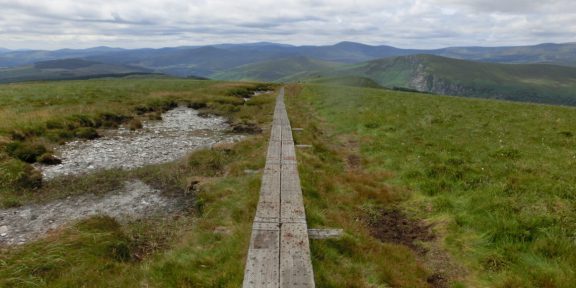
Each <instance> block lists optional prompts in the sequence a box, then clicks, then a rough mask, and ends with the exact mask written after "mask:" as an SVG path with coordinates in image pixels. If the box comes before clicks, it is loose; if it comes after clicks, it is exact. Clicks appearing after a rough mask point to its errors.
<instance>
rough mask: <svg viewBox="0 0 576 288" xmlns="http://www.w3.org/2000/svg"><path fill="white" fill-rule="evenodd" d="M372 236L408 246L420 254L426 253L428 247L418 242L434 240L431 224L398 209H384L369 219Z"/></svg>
mask: <svg viewBox="0 0 576 288" xmlns="http://www.w3.org/2000/svg"><path fill="white" fill-rule="evenodd" d="M369 226H370V230H371V233H372V236H374V237H376V238H378V239H380V240H381V241H383V242H389V243H395V244H400V245H404V246H407V247H408V248H410V249H411V250H413V251H414V252H416V253H417V254H418V255H424V254H425V253H426V252H427V249H426V248H424V247H423V246H422V245H419V243H418V242H428V241H432V240H434V234H432V232H431V227H430V226H429V225H424V224H422V223H420V222H418V221H414V220H411V219H409V218H408V217H406V215H404V214H403V213H402V212H400V211H399V210H396V209H383V210H381V213H380V215H379V216H378V217H376V218H375V219H371V220H370V221H369Z"/></svg>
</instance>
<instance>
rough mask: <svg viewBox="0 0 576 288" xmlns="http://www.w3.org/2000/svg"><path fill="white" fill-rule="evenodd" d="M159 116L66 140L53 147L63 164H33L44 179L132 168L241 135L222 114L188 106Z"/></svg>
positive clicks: (161, 161)
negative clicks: (204, 112) (132, 125)
mask: <svg viewBox="0 0 576 288" xmlns="http://www.w3.org/2000/svg"><path fill="white" fill-rule="evenodd" d="M162 119H163V120H161V121H145V122H144V123H143V124H144V128H143V129H139V130H135V131H131V130H129V129H126V128H120V129H117V130H111V131H109V132H108V135H106V136H104V137H101V138H98V139H95V140H89V141H74V142H70V143H67V144H65V145H63V146H60V147H59V148H58V149H57V151H56V155H57V156H58V157H59V158H60V159H61V160H62V164H59V165H54V166H47V165H38V166H36V167H38V168H39V169H40V170H41V171H42V174H43V176H44V179H46V180H49V179H52V178H55V177H58V176H65V175H78V174H83V173H88V172H91V171H94V170H98V169H111V168H123V169H132V168H136V167H142V166H146V165H150V164H159V163H165V162H170V161H174V160H177V159H179V158H182V157H184V156H185V155H186V154H188V153H190V152H191V151H193V150H197V149H200V148H204V147H210V146H211V145H214V144H217V143H223V142H234V141H238V140H240V139H241V138H242V137H243V136H241V135H238V134H231V133H228V132H227V131H229V130H230V126H229V125H228V124H227V123H226V121H225V119H224V118H222V117H201V116H199V115H198V111H196V110H194V109H190V108H185V107H178V108H176V109H173V110H170V111H168V112H166V113H165V114H163V115H162Z"/></svg>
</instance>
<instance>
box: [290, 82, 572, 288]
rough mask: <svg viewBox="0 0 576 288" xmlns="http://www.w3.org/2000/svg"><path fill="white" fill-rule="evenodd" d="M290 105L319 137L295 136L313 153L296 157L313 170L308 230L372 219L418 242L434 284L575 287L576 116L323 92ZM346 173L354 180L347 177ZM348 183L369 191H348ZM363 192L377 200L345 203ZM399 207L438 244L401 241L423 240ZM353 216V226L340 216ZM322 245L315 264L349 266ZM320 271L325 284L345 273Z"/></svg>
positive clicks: (564, 111)
mask: <svg viewBox="0 0 576 288" xmlns="http://www.w3.org/2000/svg"><path fill="white" fill-rule="evenodd" d="M289 100H290V104H289V105H288V106H289V107H290V110H289V113H290V115H297V114H298V113H301V112H299V111H309V113H310V114H312V115H313V116H310V115H308V116H307V117H305V118H304V119H302V118H297V119H298V120H297V123H296V124H294V125H297V127H307V129H306V130H311V131H310V134H311V135H313V136H310V135H309V137H311V138H312V139H305V141H306V142H304V141H302V140H301V139H297V140H300V141H302V142H303V143H313V144H314V145H315V146H314V151H310V152H307V151H304V152H301V153H302V154H301V155H304V156H300V158H299V160H300V159H302V160H300V161H302V162H303V165H306V163H310V164H312V165H313V166H312V167H308V166H304V167H303V168H302V169H301V175H302V176H301V177H302V183H303V187H305V191H304V193H305V195H306V197H307V200H308V202H307V208H306V209H307V211H306V212H307V215H308V221H309V225H310V226H312V227H314V226H320V227H350V226H352V225H353V224H352V223H351V222H353V223H355V225H361V224H359V223H361V222H358V219H362V216H360V215H370V216H369V219H371V220H370V221H368V224H367V225H366V226H364V227H365V228H364V229H368V230H369V231H371V233H373V235H375V237H380V238H379V239H381V240H382V241H383V242H384V243H390V242H392V243H399V242H400V243H416V244H415V245H416V246H410V244H408V247H411V248H410V249H411V250H412V251H414V254H415V255H416V257H417V258H418V259H419V261H420V262H421V263H422V264H423V265H424V266H426V267H428V269H430V270H431V271H430V272H429V273H431V274H432V275H435V276H434V277H428V280H427V281H428V283H429V284H430V286H429V287H502V288H503V287H556V288H561V287H566V288H569V287H573V285H574V283H576V273H575V272H574V267H576V252H575V251H576V243H575V242H574V231H575V230H576V226H575V225H576V210H574V209H573V207H574V205H576V198H575V195H576V190H575V187H576V186H575V185H574V184H575V183H576V178H575V176H574V173H573V171H574V168H575V165H576V162H575V161H574V145H576V138H575V137H574V136H573V135H575V134H576V130H575V128H574V125H573V123H574V122H575V121H576V110H575V109H574V108H569V107H557V106H545V105H534V104H524V103H511V102H503V101H493V100H481V99H464V98H457V97H445V96H434V97H431V96H427V95H420V94H414V93H405V92H392V91H386V90H378V89H359V88H349V87H341V86H338V87H336V86H320V85H308V86H306V87H305V88H304V89H303V90H302V91H301V92H300V93H299V96H296V97H292V98H289ZM291 118H294V116H292V117H291ZM330 153H332V154H330ZM316 155H317V156H316ZM328 155H330V156H328ZM319 159H322V160H319ZM330 161H332V162H330ZM327 163H331V164H327ZM339 169H346V170H347V171H348V176H344V177H343V179H342V180H340V179H338V177H341V176H338V174H336V173H335V172H334V171H338V170H339ZM349 179H355V180H356V179H362V180H360V181H363V183H365V185H358V186H356V187H355V188H354V189H352V190H348V189H349V188H348V187H346V185H347V184H349V183H350V182H349V181H353V180H349ZM371 181H377V182H378V183H379V185H378V186H377V188H376V189H371V187H370V186H368V185H370V184H369V183H372V182H371ZM358 195H370V197H369V199H368V200H364V201H363V202H362V203H361V204H357V205H358V206H352V205H350V203H349V202H347V201H349V200H348V198H347V197H360V196H358ZM394 209H399V210H400V211H403V213H406V215H408V218H409V219H416V220H419V221H422V222H420V223H422V224H421V225H429V227H430V228H431V229H432V230H433V231H434V236H433V237H431V238H428V240H421V238H418V237H415V239H416V240H409V241H408V242H402V241H404V240H403V238H402V236H401V235H402V233H406V237H413V236H412V235H415V236H419V237H420V236H421V234H413V233H414V231H417V229H418V228H417V227H418V226H417V225H415V224H406V223H410V222H409V221H405V222H403V221H402V220H401V221H399V222H402V223H403V224H398V223H396V222H395V220H396V219H397V218H398V216H397V215H398V214H397V213H392V212H390V211H394ZM350 210H352V211H356V213H357V214H356V215H358V216H356V217H357V218H354V219H356V220H354V219H352V220H349V219H343V218H339V217H336V216H335V215H339V214H338V213H339V211H340V213H343V212H342V211H350ZM374 222H376V223H379V224H380V225H387V226H386V227H385V228H382V229H384V230H385V231H386V230H391V231H396V230H395V229H399V228H397V226H396V225H398V226H400V227H405V226H403V225H406V226H407V228H404V229H405V230H401V231H400V232H397V233H399V235H400V236H393V235H389V234H385V233H384V234H382V232H381V230H379V228H378V227H380V226H373V224H370V223H374ZM346 229H351V228H345V230H346ZM347 231H348V230H347ZM360 234H361V233H359V232H358V235H360ZM355 235H356V234H355ZM418 243H420V244H418ZM313 244H314V245H313V246H312V252H313V254H316V255H318V257H321V258H320V259H322V260H318V262H317V263H323V264H325V263H327V262H328V263H334V265H342V266H340V267H346V266H347V265H349V263H348V262H345V261H340V258H339V256H337V255H340V254H339V253H338V252H337V251H339V250H338V249H339V248H340V247H339V246H338V245H337V243H324V242H319V241H318V242H313ZM352 247H354V246H352ZM405 247H406V246H405ZM417 247H423V248H421V249H419V248H417ZM350 249H355V248H350ZM319 250H320V251H322V252H323V253H322V255H320V253H319V252H318V251H319ZM400 250H401V249H400V248H396V249H395V250H394V251H400ZM388 253H390V254H387V255H388V256H386V257H393V256H390V255H394V254H393V252H388ZM324 255H329V256H324ZM342 262H343V263H342ZM400 262H402V261H399V263H400ZM336 263H338V264H336ZM403 263H406V262H403ZM315 269H317V270H315V273H317V277H324V278H321V279H333V277H334V276H333V275H334V274H338V273H335V271H334V270H330V269H324V268H323V266H320V265H318V266H315ZM347 270H348V269H344V268H342V271H347ZM367 270H369V269H367ZM337 278H338V277H337ZM338 279H340V280H341V281H344V280H343V279H342V278H338ZM434 279H441V280H443V281H445V282H443V283H444V286H435V285H432V284H433V283H436V282H434V281H436V280H434ZM324 283H327V284H330V285H333V286H330V285H328V286H327V287H346V285H341V286H339V284H338V283H342V282H337V281H334V282H324ZM386 283H387V284H390V286H391V287H418V286H416V285H415V284H405V283H404V284H396V285H394V284H393V283H391V282H386ZM359 287H374V286H369V285H360V286H359ZM386 287H387V286H386Z"/></svg>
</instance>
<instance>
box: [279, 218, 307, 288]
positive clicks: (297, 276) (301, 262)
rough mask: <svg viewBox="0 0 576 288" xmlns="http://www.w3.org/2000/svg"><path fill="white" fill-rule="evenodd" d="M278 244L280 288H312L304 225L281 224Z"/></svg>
mask: <svg viewBox="0 0 576 288" xmlns="http://www.w3.org/2000/svg"><path fill="white" fill-rule="evenodd" d="M280 243H281V244H280V245H281V247H280V287H282V288H288V287H290V288H299V287H314V273H313V271H312V262H311V260H310V244H309V242H308V229H307V227H306V224H300V223H283V224H282V230H281V233H280Z"/></svg>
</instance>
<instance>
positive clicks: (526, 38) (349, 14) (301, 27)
mask: <svg viewBox="0 0 576 288" xmlns="http://www.w3.org/2000/svg"><path fill="white" fill-rule="evenodd" d="M0 7H2V13H1V14H0V27H2V28H0V47H8V48H61V47H73V48H74V47H90V46H98V45H108V46H120V47H162V46H178V45H198V44H212V43H239V42H256V41H274V42H282V43H293V44H329V43H335V42H339V41H344V40H347V41H358V42H365V43H370V44H389V45H396V46H400V47H414V48H435V47H442V46H462V45H487V46H495V45H520V44H531V43H540V42H574V41H576V34H575V33H574V32H575V31H576V21H573V20H574V19H576V17H575V16H576V2H574V1H573V0H556V1H554V0H548V1H528V0H505V1H502V0H389V1H381V0H378V1H367V0H355V1H354V0H347V1H344V0H330V1H328V0H288V1H273V0H234V1H224V0H189V1H181V0H164V1H152V0H125V1H112V0H102V1H72V0H52V1H31V0H10V1H7V0H0Z"/></svg>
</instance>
